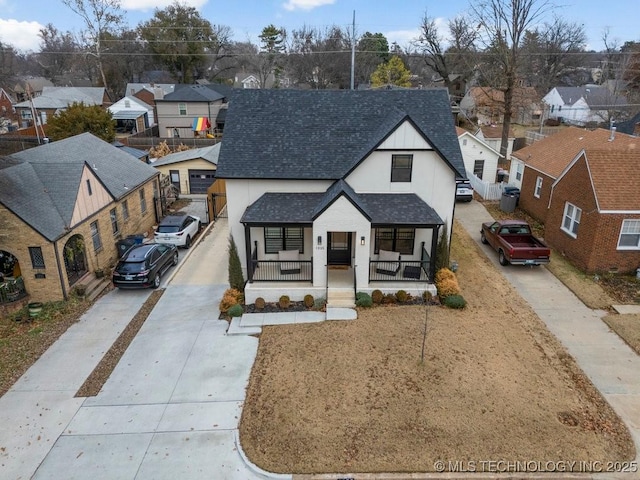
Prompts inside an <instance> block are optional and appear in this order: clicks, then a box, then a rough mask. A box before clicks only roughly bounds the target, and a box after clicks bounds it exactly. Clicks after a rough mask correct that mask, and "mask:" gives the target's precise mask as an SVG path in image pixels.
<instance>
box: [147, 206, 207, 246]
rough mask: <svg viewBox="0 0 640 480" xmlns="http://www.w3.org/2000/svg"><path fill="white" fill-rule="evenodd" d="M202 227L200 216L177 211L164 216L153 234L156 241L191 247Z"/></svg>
mask: <svg viewBox="0 0 640 480" xmlns="http://www.w3.org/2000/svg"><path fill="white" fill-rule="evenodd" d="M200 228H201V223H200V219H199V218H198V217H196V216H194V215H188V214H187V213H185V212H177V213H173V214H171V215H167V216H166V217H164V218H163V219H162V221H161V222H160V223H159V224H158V228H156V231H155V233H154V235H153V236H154V239H155V241H156V243H167V244H170V245H175V246H176V247H183V248H189V247H190V246H191V241H192V240H193V239H194V237H195V236H196V235H197V234H198V232H199V231H200Z"/></svg>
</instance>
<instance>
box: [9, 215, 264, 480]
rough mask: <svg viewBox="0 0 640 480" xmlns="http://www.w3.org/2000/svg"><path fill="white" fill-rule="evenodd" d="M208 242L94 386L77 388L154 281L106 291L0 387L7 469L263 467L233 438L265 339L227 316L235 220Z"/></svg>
mask: <svg viewBox="0 0 640 480" xmlns="http://www.w3.org/2000/svg"><path fill="white" fill-rule="evenodd" d="M199 242H201V243H200V244H198V245H197V246H196V245H194V246H192V247H191V249H190V250H188V251H186V252H185V251H182V250H181V252H180V253H181V255H184V254H187V255H188V256H189V257H188V261H183V263H181V264H180V266H179V267H178V269H177V270H176V269H174V270H172V271H171V274H170V275H171V276H170V277H168V278H167V279H165V282H164V283H166V284H168V286H167V287H166V289H165V292H164V294H163V295H162V297H161V298H160V300H159V302H158V303H157V304H156V306H155V308H154V309H153V311H152V312H151V314H150V315H149V317H148V318H147V320H146V322H145V323H144V325H143V326H142V328H141V329H140V331H139V332H138V334H137V336H136V337H135V339H134V340H133V341H132V343H131V345H130V346H129V348H128V349H127V351H126V352H125V353H124V355H123V357H122V358H121V360H120V362H119V363H118V365H117V367H116V368H115V370H114V371H113V373H112V374H111V376H110V377H109V379H108V381H107V382H106V383H105V385H104V386H103V388H102V390H101V391H100V393H99V394H98V395H97V396H95V397H88V398H75V397H74V395H75V393H76V391H77V390H78V389H79V388H80V386H81V385H82V383H83V382H84V380H85V379H86V377H87V376H88V375H89V374H90V373H91V372H92V370H93V368H94V367H95V366H96V365H97V363H98V362H99V361H100V359H101V358H102V356H103V355H104V353H105V352H106V351H107V350H108V349H109V348H110V346H111V345H112V344H113V342H114V341H115V340H116V338H117V337H118V335H119V334H120V332H121V331H122V330H123V328H124V327H125V326H126V325H127V324H128V323H129V321H130V320H131V318H132V317H133V316H134V315H135V313H136V312H137V311H138V310H139V309H140V307H141V306H142V304H143V303H144V301H145V300H146V299H147V297H148V296H149V294H150V291H148V290H147V291H141V290H129V291H126V290H125V291H120V290H114V291H112V292H109V293H108V294H107V295H105V296H104V297H102V298H101V299H100V300H99V301H98V302H97V303H96V304H95V305H94V306H93V307H92V308H91V309H90V310H89V311H88V312H87V313H86V314H85V315H84V316H83V317H82V319H81V320H80V321H79V322H78V323H77V324H75V325H74V326H72V327H71V328H70V329H69V330H68V331H67V332H66V333H65V334H64V335H63V336H62V337H60V339H59V340H58V341H57V342H56V343H55V344H54V345H53V346H52V347H51V348H50V349H49V350H48V351H47V352H46V353H45V354H44V355H43V356H42V357H41V358H40V359H39V360H38V361H37V362H36V363H35V364H34V365H33V366H32V367H31V368H30V369H29V370H28V371H27V373H26V374H25V375H24V376H23V377H22V378H21V379H20V380H19V381H18V382H17V383H16V384H15V385H14V387H13V388H12V389H11V390H9V392H8V393H7V394H6V395H4V396H3V397H2V398H0V422H2V426H3V428H2V430H1V431H0V447H4V448H3V449H2V450H0V465H1V474H0V477H1V478H2V479H3V480H4V479H7V480H9V479H11V480H14V479H28V478H34V479H52V480H53V479H55V480H59V479H65V480H71V479H87V480H96V479H103V478H104V479H109V480H113V479H127V480H130V479H153V480H155V479H171V480H173V479H187V478H188V479H200V478H201V479H207V480H208V479H211V478H219V479H229V480H247V479H254V478H259V474H257V473H256V472H255V471H253V470H251V469H250V468H248V467H247V465H246V463H245V462H244V460H243V457H242V455H241V452H239V451H238V449H237V447H236V442H237V425H238V422H239V420H240V414H241V410H242V402H243V400H244V396H245V389H246V385H247V382H248V379H249V374H250V371H251V367H252V365H253V361H254V358H255V354H256V351H257V346H258V339H257V338H255V337H251V336H236V337H231V336H227V335H226V330H227V327H228V324H227V322H225V321H221V320H218V316H219V311H218V303H219V301H220V298H221V296H222V293H223V292H224V290H225V289H226V288H227V274H226V271H227V242H228V227H227V223H226V220H224V221H220V222H218V224H217V225H216V226H215V228H213V229H211V230H207V231H206V232H204V234H203V236H202V237H201V238H200V239H199ZM185 260H187V259H185Z"/></svg>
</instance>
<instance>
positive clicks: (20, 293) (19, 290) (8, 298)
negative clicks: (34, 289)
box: [0, 277, 27, 303]
mask: <svg viewBox="0 0 640 480" xmlns="http://www.w3.org/2000/svg"><path fill="white" fill-rule="evenodd" d="M26 296H27V291H26V290H25V288H24V281H23V280H22V277H18V278H16V279H15V280H5V281H3V282H0V303H11V302H15V301H16V300H20V299H21V298H23V297H26Z"/></svg>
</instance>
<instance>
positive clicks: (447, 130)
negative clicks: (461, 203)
mask: <svg viewBox="0 0 640 480" xmlns="http://www.w3.org/2000/svg"><path fill="white" fill-rule="evenodd" d="M229 105H230V106H229V112H228V115H227V126H226V128H225V139H224V141H223V142H222V147H221V149H220V157H219V159H218V170H217V176H218V178H222V179H225V181H226V192H227V211H228V217H229V228H230V231H231V235H232V236H233V238H234V240H235V243H236V245H237V247H238V251H239V256H240V261H241V264H242V266H243V271H244V275H245V278H247V279H248V283H247V285H246V287H245V299H246V301H247V302H248V303H251V302H253V301H255V299H256V298H257V297H262V298H264V299H265V300H267V301H273V300H277V299H278V298H279V297H280V295H282V294H284V293H286V294H287V295H289V297H290V298H291V299H292V300H302V298H303V297H304V295H305V294H311V295H313V296H314V297H315V298H320V297H322V298H327V301H328V306H333V305H336V304H338V301H337V300H336V299H341V300H342V301H344V302H347V303H349V302H351V304H353V301H354V298H355V292H360V291H362V292H369V293H371V292H372V291H373V290H376V289H379V290H381V291H383V292H386V293H391V292H393V293H395V292H397V291H398V290H400V289H403V290H405V291H407V292H409V293H411V294H416V295H420V294H421V293H422V292H424V291H426V290H428V291H431V292H432V293H433V292H435V287H434V285H433V280H434V273H435V272H434V270H435V258H436V246H437V242H438V239H439V238H440V234H441V232H442V231H443V229H444V232H445V234H446V235H447V236H449V235H450V231H451V226H452V222H453V216H454V208H455V192H456V179H464V178H465V177H466V174H465V168H464V163H463V160H462V155H461V152H460V146H459V144H458V138H457V135H456V130H455V127H454V124H453V118H452V116H451V107H450V104H449V95H448V92H447V90H446V89H442V88H438V89H423V90H364V91H357V90H356V91H354V90H320V91H317V90H254V89H245V90H238V91H237V92H236V93H235V94H234V95H233V97H232V99H231V100H230V102H229ZM340 303H341V304H342V302H340Z"/></svg>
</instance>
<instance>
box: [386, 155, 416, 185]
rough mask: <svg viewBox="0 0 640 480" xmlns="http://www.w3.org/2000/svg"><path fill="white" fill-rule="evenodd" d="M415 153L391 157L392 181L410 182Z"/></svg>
mask: <svg viewBox="0 0 640 480" xmlns="http://www.w3.org/2000/svg"><path fill="white" fill-rule="evenodd" d="M412 167H413V155H393V156H392V157H391V181H392V182H410V181H411V169H412Z"/></svg>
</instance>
